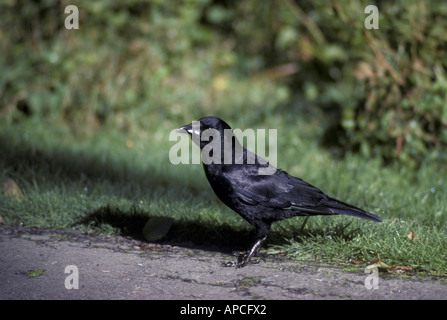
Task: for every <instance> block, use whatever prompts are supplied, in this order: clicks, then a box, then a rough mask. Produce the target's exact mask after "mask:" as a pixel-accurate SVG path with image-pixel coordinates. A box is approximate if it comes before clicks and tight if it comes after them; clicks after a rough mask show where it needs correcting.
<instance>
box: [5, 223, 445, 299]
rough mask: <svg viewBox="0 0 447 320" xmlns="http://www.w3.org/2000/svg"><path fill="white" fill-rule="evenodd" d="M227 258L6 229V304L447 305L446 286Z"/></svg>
mask: <svg viewBox="0 0 447 320" xmlns="http://www.w3.org/2000/svg"><path fill="white" fill-rule="evenodd" d="M227 258H228V255H225V254H222V253H220V252H213V251H206V250H199V249H189V248H182V247H171V246H169V245H155V244H147V243H144V242H141V241H137V240H130V239H127V238H124V237H119V236H98V235H87V234H84V233H80V232H76V231H60V230H42V229H37V228H22V227H19V226H3V225H0V299H162V300H165V299H166V300H168V299H169V300H171V299H198V300H200V299H219V300H220V299H236V300H241V299H288V300H290V299H447V284H446V280H445V279H443V280H436V279H430V278H426V279H423V278H420V277H416V276H414V277H412V278H411V279H408V277H405V278H403V277H389V276H387V275H385V274H382V273H379V274H378V278H375V279H374V274H366V273H364V270H363V269H361V268H359V271H358V272H346V271H342V270H340V269H339V268H334V267H330V266H321V265H315V264H312V263H309V264H308V263H304V262H300V263H297V262H292V261H288V260H285V259H282V260H277V259H267V261H262V262H261V263H259V264H252V265H249V266H247V267H245V268H242V269H235V268H224V267H222V266H221V264H222V262H223V261H226V259H227ZM76 276H77V277H76ZM374 281H375V282H374ZM365 282H366V284H369V285H370V287H371V286H373V287H374V286H375V287H376V289H374V288H371V289H367V288H366V287H365ZM76 287H77V289H76ZM70 288H71V289H70Z"/></svg>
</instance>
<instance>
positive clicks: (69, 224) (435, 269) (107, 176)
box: [0, 116, 447, 275]
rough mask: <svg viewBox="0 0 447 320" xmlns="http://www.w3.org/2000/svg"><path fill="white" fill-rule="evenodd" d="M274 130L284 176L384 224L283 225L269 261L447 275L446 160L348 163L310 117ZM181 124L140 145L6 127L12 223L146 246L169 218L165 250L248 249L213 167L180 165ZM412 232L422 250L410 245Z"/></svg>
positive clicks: (43, 127)
mask: <svg viewBox="0 0 447 320" xmlns="http://www.w3.org/2000/svg"><path fill="white" fill-rule="evenodd" d="M182 124H183V123H178V124H175V125H176V126H179V125H182ZM231 124H234V127H237V126H238V123H237V121H235V122H234V123H233V122H231ZM263 125H264V126H263V127H264V128H278V140H279V141H278V166H279V167H280V168H283V169H285V170H287V171H289V173H291V174H294V175H296V176H300V177H301V178H303V179H305V180H307V181H308V182H310V183H312V184H314V185H316V186H318V187H320V188H322V189H323V190H324V191H325V192H326V193H328V194H330V195H332V196H334V197H337V198H340V199H341V200H343V201H345V202H348V203H352V204H353V205H357V206H360V207H362V208H364V209H365V210H369V211H370V212H373V213H376V214H378V215H380V216H381V217H382V219H383V220H384V222H383V223H373V222H368V221H364V220H361V219H356V218H352V217H347V216H336V217H311V218H309V219H308V220H307V222H306V224H305V225H304V224H303V222H304V219H303V218H293V219H289V220H285V221H282V222H280V223H277V224H275V225H274V226H273V228H272V232H271V233H270V235H269V238H268V241H267V244H266V245H265V247H264V252H265V250H267V252H268V253H287V255H288V256H290V257H292V258H294V259H296V260H303V261H309V260H312V261H314V260H319V261H324V262H334V263H345V264H347V263H349V262H350V261H353V260H361V261H365V262H366V263H368V262H371V261H373V260H374V259H376V258H378V257H380V259H381V260H382V261H384V262H385V263H387V264H388V265H390V266H411V267H412V268H413V270H414V271H416V272H423V273H428V274H433V275H445V274H446V273H447V257H446V253H447V232H446V231H447V230H446V229H447V223H446V222H447V211H446V209H445V208H447V199H446V197H445V195H446V194H447V190H446V188H447V187H446V181H445V179H446V178H445V177H446V174H445V173H446V170H445V168H444V167H442V166H441V165H439V164H438V162H437V161H435V160H427V161H426V163H425V164H424V165H423V166H422V167H421V168H420V169H419V170H418V171H417V172H413V171H410V170H407V169H402V168H398V167H397V166H396V167H384V166H383V165H382V164H381V162H380V161H379V160H377V159H365V158H362V157H360V156H356V155H352V154H349V155H347V157H346V158H345V159H344V160H337V159H336V158H334V157H333V155H331V153H330V152H328V151H327V150H325V149H323V148H321V147H319V145H318V143H316V141H318V137H319V136H321V134H322V132H321V129H319V128H320V127H321V126H320V124H319V122H318V121H313V122H312V121H306V120H305V119H302V120H298V125H296V124H294V126H292V125H290V124H289V125H288V124H287V123H284V122H283V121H282V120H281V117H280V116H272V117H271V118H270V120H269V121H268V122H266V123H264V124H263ZM172 126H173V123H171V122H166V123H163V122H161V123H159V124H158V126H154V127H151V128H149V129H148V131H147V132H144V133H140V134H138V135H136V134H134V135H131V136H126V135H125V134H123V133H122V132H121V131H119V130H116V129H113V128H111V127H107V126H104V127H103V128H102V129H100V130H98V131H97V132H96V134H94V135H86V136H82V135H81V136H79V135H77V134H75V133H73V132H72V131H70V130H68V129H66V128H65V127H63V126H57V125H54V126H48V124H45V123H44V122H43V121H36V120H33V119H29V120H24V121H21V122H17V123H14V124H11V123H8V122H6V121H4V123H3V124H2V125H1V129H0V154H1V155H2V156H1V158H0V182H3V181H4V180H5V179H6V178H12V179H14V181H16V182H17V184H18V185H19V187H20V188H21V190H22V192H23V193H24V195H25V198H24V199H23V200H21V201H18V200H15V199H13V198H8V197H5V196H4V195H3V194H2V195H1V196H0V201H1V203H2V205H1V206H0V216H2V220H3V223H4V224H23V225H25V226H40V227H42V228H66V229H68V228H74V229H77V230H81V231H89V232H98V233H103V234H124V235H129V236H132V237H137V238H141V237H142V234H141V230H142V228H143V226H144V223H145V222H146V221H147V219H148V218H149V217H151V216H165V217H172V218H173V219H174V224H173V226H172V228H171V231H170V232H169V233H168V235H167V238H166V239H165V241H169V242H171V243H176V244H179V245H182V244H185V245H188V244H190V243H194V244H196V245H204V246H207V247H209V248H213V249H217V250H224V251H229V250H231V249H246V248H248V247H249V246H250V244H251V242H252V241H253V238H252V237H253V235H254V234H253V228H252V227H251V226H250V225H249V224H247V223H246V222H245V221H244V220H243V219H242V218H240V217H239V216H238V215H237V214H235V213H234V212H232V211H231V210H230V209H228V208H226V207H225V206H224V205H223V204H221V203H220V202H219V200H218V199H217V198H216V196H215V195H214V194H213V192H212V190H211V189H210V187H209V186H208V183H207V181H206V178H205V176H204V173H203V169H202V167H201V165H177V166H175V165H172V164H171V163H170V162H169V159H168V154H169V149H170V147H171V146H172V145H173V142H169V141H168V136H169V132H170V130H172V129H174V127H172ZM242 129H244V128H242ZM129 140H132V142H133V144H129ZM411 231H413V232H414V235H415V237H416V238H417V241H415V240H414V239H413V240H410V239H409V238H408V234H409V233H410V232H411ZM364 266H366V264H365V265H364Z"/></svg>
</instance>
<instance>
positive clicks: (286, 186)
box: [230, 169, 381, 221]
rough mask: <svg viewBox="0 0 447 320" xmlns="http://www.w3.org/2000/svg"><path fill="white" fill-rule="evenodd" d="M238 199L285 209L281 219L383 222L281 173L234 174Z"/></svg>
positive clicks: (233, 180)
mask: <svg viewBox="0 0 447 320" xmlns="http://www.w3.org/2000/svg"><path fill="white" fill-rule="evenodd" d="M230 181H231V184H232V187H233V190H234V194H235V196H236V197H237V198H238V199H239V200H240V201H242V202H243V203H245V204H247V205H251V206H263V207H265V208H266V209H267V208H271V209H275V208H276V209H282V213H281V215H280V216H281V217H278V218H284V217H291V216H295V215H302V216H306V215H332V214H346V215H352V216H356V217H360V218H364V219H369V220H374V221H381V220H380V218H379V217H378V216H376V215H374V214H371V213H368V212H366V211H363V210H361V209H359V208H356V207H354V206H351V205H349V204H346V203H343V202H341V201H339V200H336V199H333V198H331V197H329V196H327V195H326V194H325V193H323V192H322V191H321V190H320V189H318V188H316V187H314V186H313V185H311V184H309V183H307V182H305V181H304V180H302V179H299V178H296V177H293V176H291V175H289V174H288V173H287V172H285V171H282V170H277V171H276V172H275V174H273V175H264V176H263V175H258V174H257V172H256V170H249V169H245V170H242V171H241V170H235V171H233V172H232V174H231V179H230Z"/></svg>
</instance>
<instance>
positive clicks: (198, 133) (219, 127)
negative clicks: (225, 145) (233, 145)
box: [177, 117, 232, 148]
mask: <svg viewBox="0 0 447 320" xmlns="http://www.w3.org/2000/svg"><path fill="white" fill-rule="evenodd" d="M226 129H229V130H226ZM213 131H215V132H213ZM177 132H180V133H188V134H189V135H190V136H191V138H192V140H193V141H194V142H195V143H196V144H197V145H199V146H200V148H203V147H204V146H205V145H207V144H208V143H209V140H210V138H209V137H210V136H213V137H214V136H215V135H213V133H217V132H218V133H219V135H220V137H221V139H222V141H223V139H224V137H225V134H228V133H231V135H232V131H231V127H230V126H229V125H228V124H227V123H226V122H225V121H223V120H222V119H220V118H218V117H203V118H200V119H199V120H197V121H194V122H193V123H191V124H187V125H184V126H182V127H180V128H178V129H177Z"/></svg>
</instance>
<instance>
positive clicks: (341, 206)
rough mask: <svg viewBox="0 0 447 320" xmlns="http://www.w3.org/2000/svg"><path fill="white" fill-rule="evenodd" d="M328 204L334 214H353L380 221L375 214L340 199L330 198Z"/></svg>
mask: <svg viewBox="0 0 447 320" xmlns="http://www.w3.org/2000/svg"><path fill="white" fill-rule="evenodd" d="M328 205H329V206H330V208H331V209H332V210H331V211H333V213H334V214H345V215H348V216H354V217H358V218H362V219H367V220H371V221H376V222H382V219H380V217H379V216H378V215H376V214H373V213H369V212H367V211H364V210H362V209H359V208H357V207H354V206H352V205H350V204H347V203H344V202H342V201H340V200H337V199H333V198H330V201H329V202H328Z"/></svg>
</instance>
